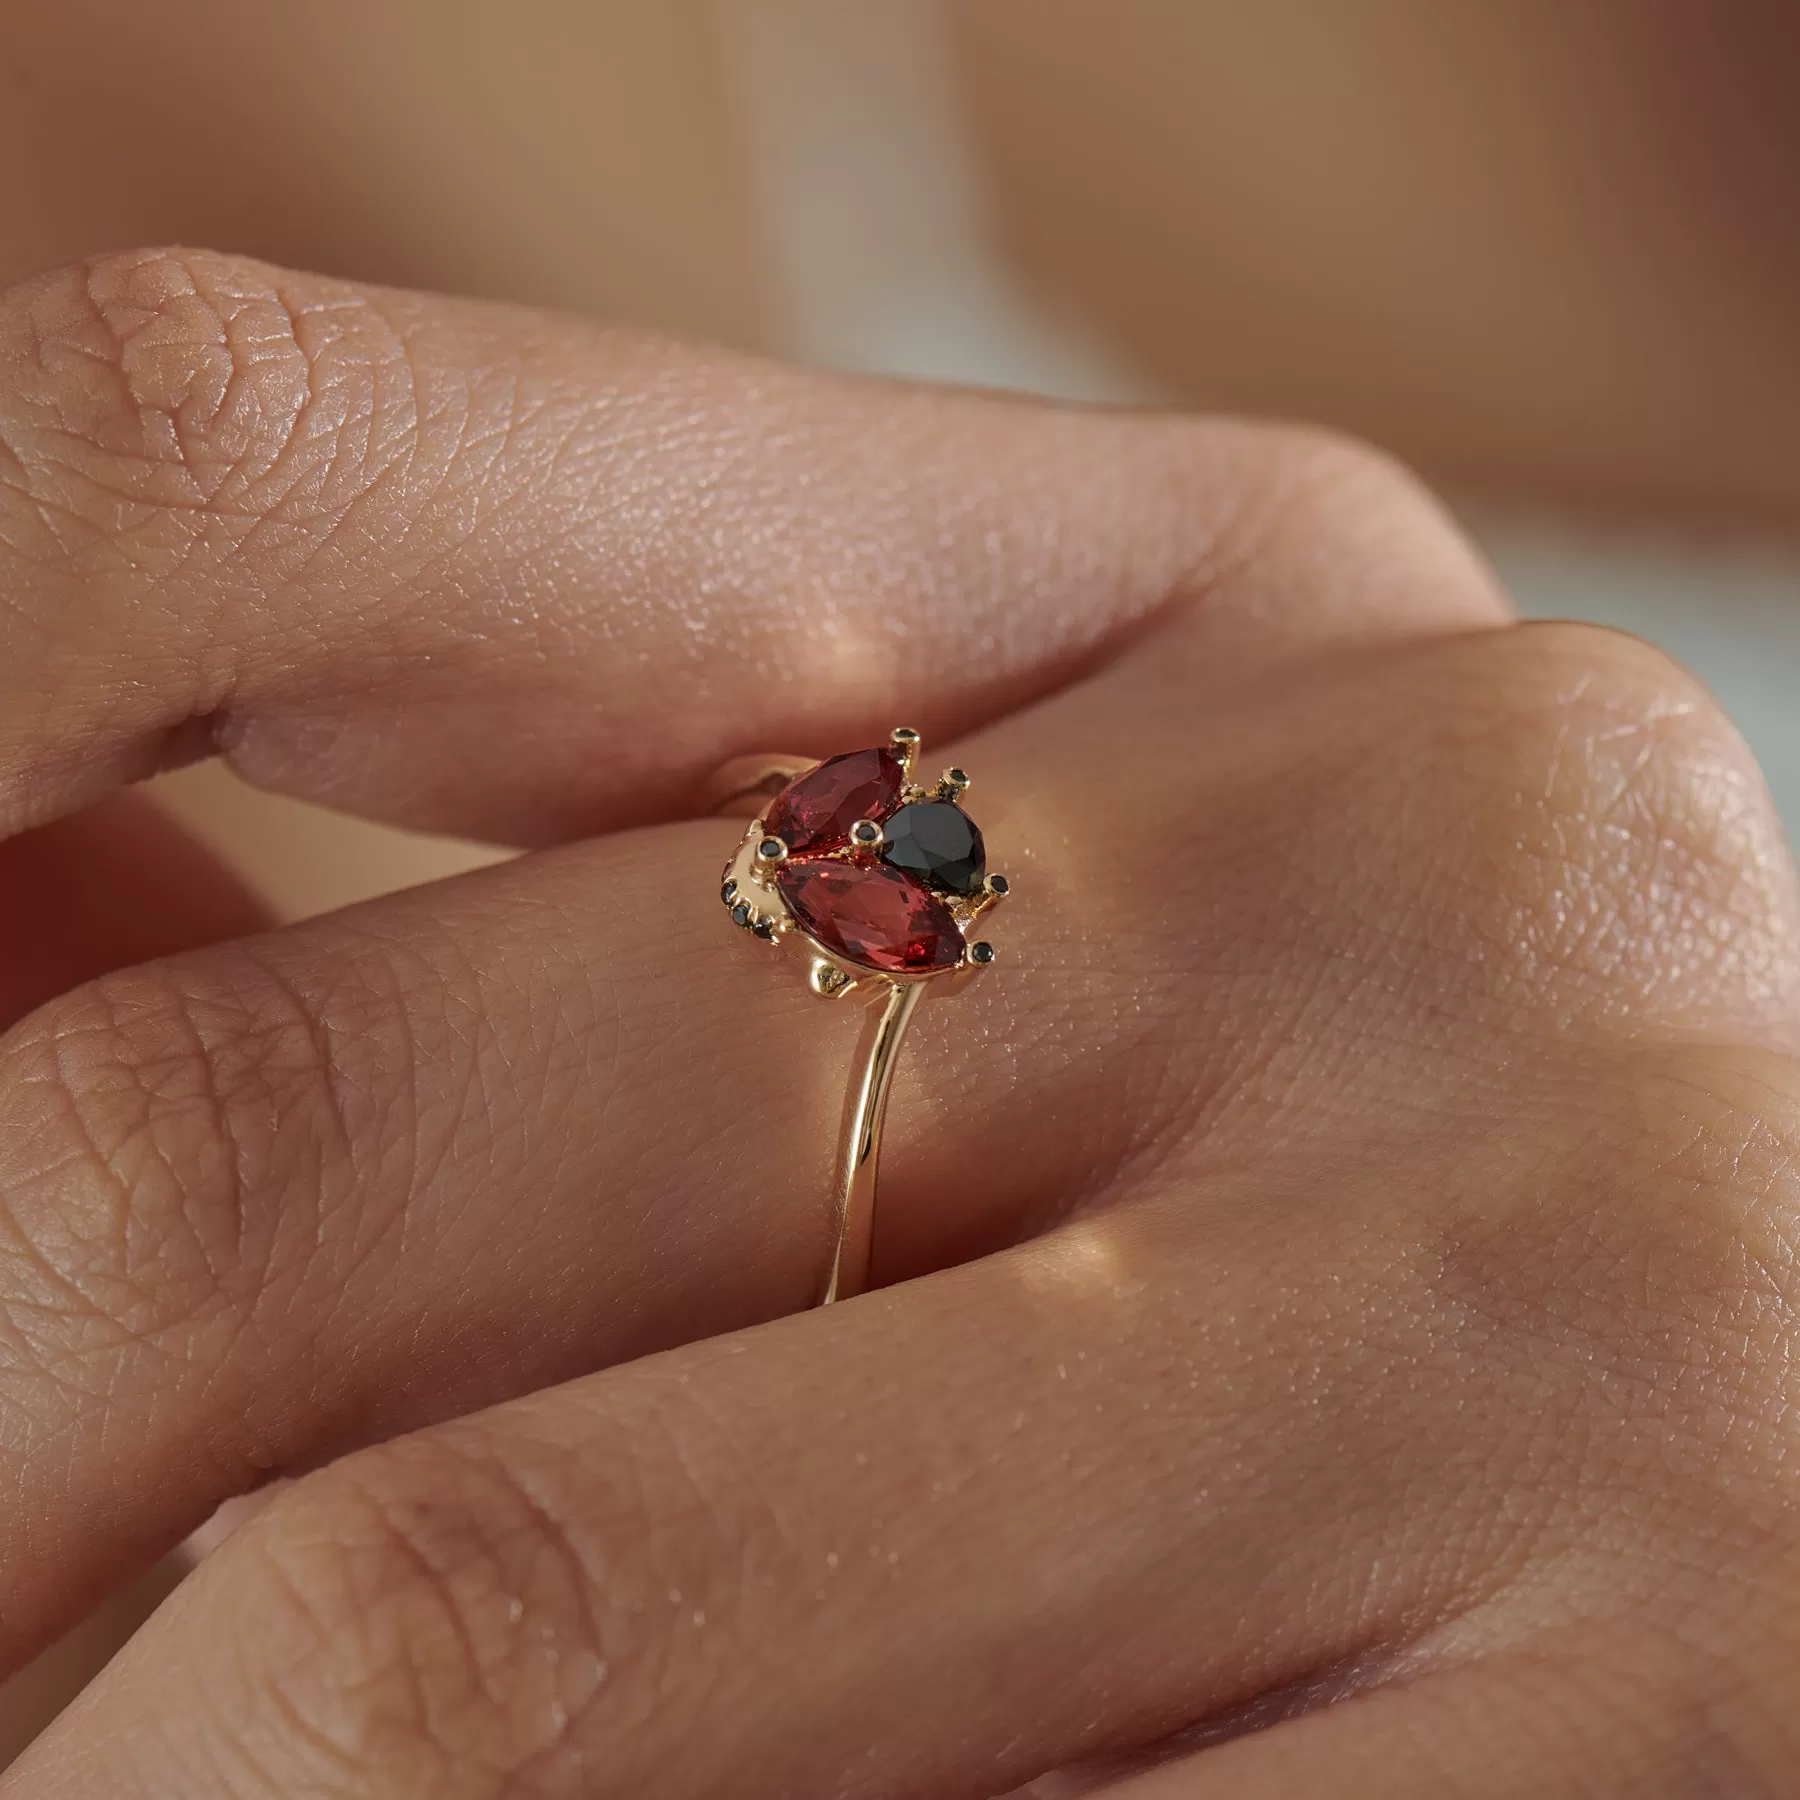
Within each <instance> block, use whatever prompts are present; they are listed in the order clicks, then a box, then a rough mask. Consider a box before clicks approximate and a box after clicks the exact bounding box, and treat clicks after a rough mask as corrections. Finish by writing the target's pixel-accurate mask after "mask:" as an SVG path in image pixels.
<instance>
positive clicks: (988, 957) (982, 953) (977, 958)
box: [969, 938, 994, 963]
mask: <svg viewBox="0 0 1800 1800" xmlns="http://www.w3.org/2000/svg"><path fill="white" fill-rule="evenodd" d="M993 960H994V946H993V945H992V944H990V943H989V942H988V941H987V940H986V939H985V938H983V939H982V940H981V941H980V942H979V943H974V944H971V945H970V946H969V961H970V962H972V963H991V962H992V961H993Z"/></svg>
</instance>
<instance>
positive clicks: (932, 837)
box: [881, 800, 987, 894]
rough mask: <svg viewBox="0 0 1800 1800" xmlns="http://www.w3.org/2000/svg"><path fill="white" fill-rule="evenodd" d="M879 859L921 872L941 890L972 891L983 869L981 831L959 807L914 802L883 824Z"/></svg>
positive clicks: (984, 854) (943, 802)
mask: <svg viewBox="0 0 1800 1800" xmlns="http://www.w3.org/2000/svg"><path fill="white" fill-rule="evenodd" d="M882 829H883V831H884V832H885V834H886V837H887V845H886V847H885V848H884V849H883V850H882V852H881V855H882V859H883V860H884V861H886V862H889V863H892V864H893V866H894V867H895V868H896V869H906V870H908V871H909V872H910V873H912V874H914V875H918V876H921V877H922V878H923V879H924V880H925V881H927V882H929V883H930V884H931V886H932V887H934V888H941V889H942V890H943V891H944V892H945V893H947V894H974V893H979V892H980V890H981V882H982V877H983V876H984V875H985V874H986V873H987V851H986V850H985V849H984V848H983V846H982V842H981V833H980V832H979V831H977V830H976V829H975V825H974V822H973V821H972V820H971V819H970V818H969V816H968V814H967V813H965V812H964V811H963V809H962V808H961V807H960V806H953V805H952V804H951V803H950V802H949V801H948V800H915V801H914V802H913V803H912V805H910V806H903V807H901V808H900V810H899V811H898V812H897V813H894V814H893V815H892V816H891V817H890V818H889V819H888V820H887V821H886V823H885V824H884V825H883V827H882Z"/></svg>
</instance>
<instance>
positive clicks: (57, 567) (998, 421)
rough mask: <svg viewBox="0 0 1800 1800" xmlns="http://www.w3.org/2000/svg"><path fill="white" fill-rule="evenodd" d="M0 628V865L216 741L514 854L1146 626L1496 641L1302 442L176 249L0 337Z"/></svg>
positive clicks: (677, 802)
mask: <svg viewBox="0 0 1800 1800" xmlns="http://www.w3.org/2000/svg"><path fill="white" fill-rule="evenodd" d="M1326 516H1328V517H1329V518H1331V519H1340V518H1341V519H1342V520H1343V521H1344V525H1345V528H1344V530H1343V531H1341V532H1334V533H1332V534H1331V535H1333V536H1334V537H1335V538H1336V539H1337V540H1338V541H1339V542H1340V546H1341V547H1340V551H1339V552H1338V553H1335V554H1334V558H1333V561H1332V564H1331V566H1330V567H1329V568H1328V569H1325V568H1321V566H1320V565H1319V562H1318V551H1317V549H1316V546H1315V545H1314V543H1313V542H1312V534H1313V533H1314V532H1316V530H1317V528H1318V527H1319V526H1320V524H1321V523H1322V519H1323V517H1326ZM1377 568H1379V576H1377ZM1322 576H1323V577H1325V579H1321V577H1322ZM1378 583H1379V585H1378ZM1297 585H1303V586H1304V588H1305V589H1307V590H1308V592H1307V597H1306V600H1305V602H1304V604H1302V605H1299V606H1296V605H1295V604H1294V602H1293V600H1292V599H1291V598H1290V594H1291V592H1292V591H1293V590H1294V589H1295V587H1296V586H1297ZM0 594H4V595H5V600H4V602H0V832H4V831H14V830H18V829H20V828H22V827H24V826H26V825H29V824H32V823H38V822H42V821H43V820H45V819H47V818H50V817H53V816H56V815H58V814H60V813H62V812H66V811H68V810H70V809H71V808H73V807H76V806H79V805H81V804H83V803H86V802H90V801H93V800H95V799H97V798H99V797H101V796H102V795H103V794H104V793H106V792H107V791H110V789H111V788H113V787H114V786H116V785H118V784H119V783H120V782H122V781H126V780H130V779H133V778H135V777H137V776H139V775H142V774H144V773H146V772H148V771H149V770H151V769H153V768H155V767H157V766H159V765H160V764H162V763H164V762H166V761H168V760H170V759H171V758H179V757H180V756H183V755H191V754H195V753H200V752H203V751H205V750H206V749H208V748H218V749H220V750H222V751H223V752H224V754H226V755H227V756H228V757H229V758H230V759H231V761H232V762H233V763H234V764H235V765H236V766H237V767H238V768H239V769H240V770H241V771H242V772H243V773H245V774H246V775H248V776H249V777H250V778H251V779H252V780H253V781H257V782H260V783H261V784H263V785H265V786H269V787H274V788H279V789H282V790H284V791H288V792H292V793H297V794H302V795H306V796H309V797H311V798H314V799H320V800H325V801H328V802H330V803H332V804H334V805H338V806H341V807H345V808H347V809H350V810H354V811H360V812H364V813H369V814H374V815H379V816H382V817H386V818H390V819H394V820H398V821H401V822H403V823H407V824H412V825H418V826H426V827H433V828H438V829H447V830H453V831H457V832H462V833H466V834H474V835H482V836H487V837H491V838H495V839H499V840H504V841H512V842H543V841H547V840H552V839H559V838H567V837H571V836H576V835H581V834H583V833H586V832H590V831H594V830H597V829H601V828H604V827H610V826H613V825H617V824H621V823H630V822H638V821H642V820H645V819H649V818H654V817H659V816H660V817H667V816H671V815H676V816H679V815H681V814H683V813H685V812H686V811H687V810H688V809H689V807H690V805H691V801H692V796H693V794H694V792H695V790H696V789H697V787H698V785H699V783H700V782H701V781H702V779H703V778H704V776H705V775H706V774H707V773H708V772H709V771H710V770H711V768H712V767H713V766H714V765H715V764H716V763H718V762H719V761H721V760H723V759H724V758H725V757H726V756H728V755H731V754H734V753H737V752H741V751H744V750H748V749H757V748H763V747H770V746H773V747H777V748H784V749H785V748H798V749H800V750H809V749H813V748H815V747H818V748H821V749H823V748H828V747H830V746H831V745H833V744H836V743H841V742H855V741H858V740H859V739H867V738H868V737H869V736H870V734H871V732H874V731H877V730H881V731H884V730H885V729H886V728H887V726H888V725H890V724H891V723H892V720H891V719H890V718H888V716H887V715H888V712H889V711H890V709H891V705H892V700H891V696H893V695H894V694H904V695H906V696H907V697H908V701H909V705H908V709H907V710H908V712H909V715H910V716H911V717H912V719H913V722H914V723H917V724H919V725H921V726H923V727H924V728H926V729H927V730H929V731H932V732H933V733H934V735H935V734H936V733H937V732H940V731H944V730H950V729H956V728H960V727H963V726H965V725H967V724H969V723H970V722H972V721H976V720H980V719H984V718H988V717H992V716H994V715H996V714H998V713H1000V712H1002V711H1005V710H1007V709H1008V708H1011V707H1015V706H1017V705H1018V704H1020V703H1021V702H1023V701H1025V700H1027V699H1030V698H1032V697H1034V696H1037V695H1040V694H1043V693H1045V692H1047V691H1050V690H1051V689H1053V688H1055V687H1056V686H1058V685H1060V684H1062V683H1064V682H1066V681H1067V680H1069V679H1070V678H1071V676H1072V675H1074V674H1076V673H1078V672H1080V671H1081V670H1083V669H1084V668H1086V667H1088V666H1090V665H1091V664H1092V663H1093V662H1094V661H1095V660H1096V659H1100V658H1103V657H1104V656H1105V655H1106V654H1107V652H1108V650H1109V647H1110V646H1112V645H1114V644H1115V643H1116V642H1118V641H1119V640H1120V638H1121V636H1122V635H1124V634H1128V633H1129V632H1130V631H1131V630H1132V629H1134V628H1135V627H1137V626H1139V625H1140V624H1141V623H1142V621H1144V620H1145V619H1146V618H1148V617H1151V616H1153V615H1155V614H1156V613H1158V612H1159V610H1166V609H1168V608H1171V607H1183V606H1186V607H1191V608H1192V609H1193V613H1194V618H1195V620H1196V621H1203V624H1202V625H1201V626H1200V628H1202V629H1205V630H1206V631H1208V632H1209V633H1211V634H1212V636H1213V637H1214V639H1215V641H1216V644H1217V650H1218V655H1219V657H1220V659H1221V660H1222V661H1225V662H1229V661H1231V660H1232V659H1234V658H1237V657H1239V656H1240V655H1251V656H1254V655H1259V654H1272V653H1274V652H1275V651H1276V650H1277V649H1278V648H1279V647H1280V646H1282V645H1284V644H1285V645H1289V646H1291V644H1292V643H1293V641H1294V640H1296V639H1301V638H1304V639H1306V640H1307V641H1308V642H1313V643H1317V642H1321V641H1331V640H1332V639H1333V638H1335V637H1352V638H1354V637H1358V636H1362V635H1369V634H1373V635H1376V636H1386V635H1392V634H1393V633H1395V632H1397V631H1408V630H1417V629H1447V628H1450V627H1453V626H1456V625H1459V624H1469V623H1484V624H1485V623H1492V622H1493V621H1494V620H1495V619H1496V618H1497V617H1499V616H1500V603H1499V602H1498V600H1497V599H1496V598H1495V596H1494V594H1493V591H1492V589H1491V586H1490V585H1489V584H1488V582H1487V581H1486V578H1485V577H1484V576H1483V575H1482V574H1481V572H1480V571H1479V570H1478V569H1477V567H1476V565H1475V564H1474V562H1473V559H1472V558H1471V557H1470V556H1469V553H1468V552H1467V550H1466V549H1465V548H1464V547H1463V546H1462V545H1461V543H1460V542H1459V540H1458V539H1457V538H1456V537H1455V535H1454V534H1453V533H1451V532H1449V531H1447V530H1446V529H1445V528H1444V526H1443V524H1442V522H1441V521H1440V520H1439V519H1438V518H1437V517H1436V515H1435V511H1434V510H1433V509H1432V508H1431V507H1430V506H1429V505H1428V504H1427V503H1426V502H1425V501H1423V500H1422V499H1420V498H1419V497H1418V496H1417V495H1416V494H1414V493H1412V492H1411V491H1410V489H1409V488H1408V487H1407V486H1406V484H1404V483H1403V482H1401V481H1399V480H1398V479H1396V478H1395V477H1394V476H1393V475H1391V474H1389V473H1387V472H1385V471H1384V470H1383V469H1382V467H1381V465H1380V464H1379V463H1378V461H1377V459H1374V458H1372V457H1368V456H1365V455H1362V454H1360V453H1351V452H1346V451H1344V450H1342V449H1340V448H1338V447H1337V446H1334V445H1331V444H1329V443H1326V442H1320V443H1318V444H1314V443H1313V442H1312V441H1311V440H1306V439H1299V438H1297V437H1295V436H1294V435H1292V434H1280V433H1269V432H1263V431H1259V430H1254V429H1250V428H1245V427H1237V426H1229V425H1213V426H1207V425H1195V424H1192V423H1189V422H1186V421H1179V420H1173V419H1166V420H1146V419H1143V418H1136V417H1125V416H1106V415H1099V414H1093V413H1076V412H1071V411H1062V410H1057V409H1053V408H1046V407H1042V406H1036V405H1028V404H1021V403H1016V402H1010V401H1000V400H996V399H992V398H987V397H981V396H973V395H967V394H946V393H936V392H930V391H926V390H920V389H906V388H897V387H893V386H887V385H875V384H870V383H866V382H855V381H848V380H844V379H840V378H836V377H826V376H819V375H810V374H802V373H798V372H784V371H779V370H774V369H771V368H768V367H766V366H764V365H761V364H758V363H754V362H751V361H747V360H745V359H742V358H738V357H734V356H730V355H727V354H725V353H722V352H712V351H696V350H689V349H685V348H682V347H679V346H675V345H671V344H665V343H661V342H659V341H657V340H654V339H647V338H643V337H639V336H636V335H633V334H629V333H623V332H619V331H611V330H603V329H599V328H596V327H593V326H590V325H585V324H582V323H579V322H576V321H568V320H559V319H555V318H550V317H546V316H543V315H538V314H531V313H525V312H521V311H518V310H516V309H510V308H503V307H492V306H482V305H477V304H473V303H467V302H456V301H448V300H442V299H435V298H431V297H427V296H422V295H408V294H402V293H395V292H391V291H387V290H377V289H370V288H363V287H358V286H356V285H354V284H349V283H343V282H337V281H329V280H325V279H322V278H318V277H311V276H302V275H293V274H289V273H286V272H283V271H280V270H275V269H271V268H269V267H267V266H266V265H263V264H259V263H253V262H249V261H246V260H244V259H241V258H230V257H217V256H209V255H205V254H201V253H190V252H146V253H142V254H135V255H124V256H111V257H103V258H99V259H96V260H94V261H92V262H89V263H87V264H84V265H81V266H79V267H77V268H74V269H70V270H65V271H62V272H60V273H57V274H54V275H51V276H47V277H43V278H41V279H39V280H37V281H35V282H32V283H28V284H26V285H25V286H24V287H22V288H19V289H16V290H14V291H13V292H12V294H11V295H10V296H8V297H7V298H6V299H5V300H4V302H3V303H0ZM76 747H78V751H77V748H76Z"/></svg>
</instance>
